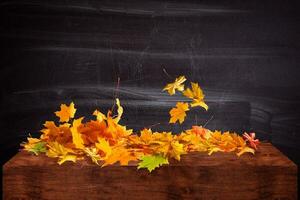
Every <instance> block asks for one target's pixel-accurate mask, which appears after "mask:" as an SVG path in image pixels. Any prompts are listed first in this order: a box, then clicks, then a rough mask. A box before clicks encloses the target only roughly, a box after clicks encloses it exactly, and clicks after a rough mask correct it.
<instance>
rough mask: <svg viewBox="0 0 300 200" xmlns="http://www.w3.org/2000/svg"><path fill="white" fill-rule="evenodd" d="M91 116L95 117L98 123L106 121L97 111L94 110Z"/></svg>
mask: <svg viewBox="0 0 300 200" xmlns="http://www.w3.org/2000/svg"><path fill="white" fill-rule="evenodd" d="M93 115H94V116H96V119H97V121H99V122H102V121H103V120H106V116H105V115H104V114H103V113H102V112H100V111H98V110H95V111H94V112H93Z"/></svg>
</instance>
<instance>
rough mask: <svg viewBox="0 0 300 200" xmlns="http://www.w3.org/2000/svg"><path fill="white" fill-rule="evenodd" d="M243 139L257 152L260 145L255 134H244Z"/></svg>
mask: <svg viewBox="0 0 300 200" xmlns="http://www.w3.org/2000/svg"><path fill="white" fill-rule="evenodd" d="M243 137H244V138H245V139H246V141H247V142H248V143H249V145H250V146H251V147H252V148H254V149H255V150H257V146H258V145H259V140H258V139H255V133H250V134H248V133H244V134H243Z"/></svg>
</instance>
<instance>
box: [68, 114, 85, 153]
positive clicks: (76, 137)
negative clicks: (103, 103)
mask: <svg viewBox="0 0 300 200" xmlns="http://www.w3.org/2000/svg"><path fill="white" fill-rule="evenodd" d="M82 119H83V117H81V118H79V119H75V120H74V121H73V125H72V127H71V132H72V138H73V143H74V144H75V147H76V148H78V149H84V145H83V144H84V142H83V139H82V137H81V133H79V131H78V127H79V126H80V125H81V121H82Z"/></svg>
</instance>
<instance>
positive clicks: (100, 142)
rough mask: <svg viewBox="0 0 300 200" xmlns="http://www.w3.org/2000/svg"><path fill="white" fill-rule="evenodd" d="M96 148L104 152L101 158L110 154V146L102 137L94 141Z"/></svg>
mask: <svg viewBox="0 0 300 200" xmlns="http://www.w3.org/2000/svg"><path fill="white" fill-rule="evenodd" d="M95 145H96V148H97V149H99V150H100V151H102V152H103V153H105V157H104V158H103V159H106V158H107V157H108V156H110V154H111V151H112V150H111V147H110V145H109V143H108V141H106V140H105V139H104V138H98V143H95Z"/></svg>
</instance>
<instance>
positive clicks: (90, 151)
mask: <svg viewBox="0 0 300 200" xmlns="http://www.w3.org/2000/svg"><path fill="white" fill-rule="evenodd" d="M84 152H85V153H86V155H87V156H89V157H90V158H91V159H92V161H93V162H94V163H96V164H97V165H99V163H98V160H100V156H99V154H98V151H97V149H96V148H85V149H84Z"/></svg>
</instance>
